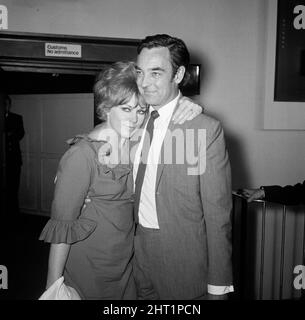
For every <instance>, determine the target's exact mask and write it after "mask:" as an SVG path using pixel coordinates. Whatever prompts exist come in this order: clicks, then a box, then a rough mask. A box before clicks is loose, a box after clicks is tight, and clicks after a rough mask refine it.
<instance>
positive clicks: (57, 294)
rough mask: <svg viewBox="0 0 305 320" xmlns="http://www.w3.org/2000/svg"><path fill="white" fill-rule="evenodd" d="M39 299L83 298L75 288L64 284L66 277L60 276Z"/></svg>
mask: <svg viewBox="0 0 305 320" xmlns="http://www.w3.org/2000/svg"><path fill="white" fill-rule="evenodd" d="M38 300H81V298H80V296H79V294H78V293H77V291H76V290H75V289H74V288H72V287H69V286H67V285H65V284H64V277H60V278H59V279H57V280H56V281H55V282H54V283H53V284H52V285H51V286H50V287H49V288H48V289H47V290H46V291H45V292H44V293H43V294H42V296H41V297H40V298H39V299H38Z"/></svg>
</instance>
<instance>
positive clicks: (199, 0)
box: [1, 0, 305, 188]
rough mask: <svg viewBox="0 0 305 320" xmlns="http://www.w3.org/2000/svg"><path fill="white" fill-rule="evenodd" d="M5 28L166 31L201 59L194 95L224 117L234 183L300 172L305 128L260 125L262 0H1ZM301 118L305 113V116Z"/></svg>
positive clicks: (281, 180)
mask: <svg viewBox="0 0 305 320" xmlns="http://www.w3.org/2000/svg"><path fill="white" fill-rule="evenodd" d="M1 3H2V4H4V5H6V6H7V8H8V27H9V31H22V32H40V33H55V34H71V35H89V36H102V37H121V38H143V37H144V36H145V35H148V34H154V33H169V34H172V35H175V36H178V37H181V38H182V39H184V40H185V42H186V44H187V45H188V47H189V48H190V50H191V52H192V56H193V61H194V62H199V63H202V64H203V67H204V71H205V72H204V75H203V79H202V80H203V81H202V94H201V95H200V97H197V99H198V101H200V102H201V103H202V104H204V105H205V106H206V108H207V110H208V112H209V113H211V114H212V115H214V116H215V117H217V118H218V119H219V120H221V121H222V123H223V126H224V128H225V132H226V135H227V141H228V146H229V151H230V155H231V160H232V168H233V186H234V188H237V187H244V186H257V185H261V184H286V183H287V184H288V183H295V182H296V181H300V180H304V179H305V169H304V159H305V139H304V138H305V133H304V131H279V130H276V131H263V130H260V129H259V128H261V127H262V125H261V123H262V114H263V112H262V108H263V106H262V97H261V90H260V89H261V88H262V83H263V78H262V71H263V66H264V55H263V53H264V35H265V33H266V30H264V25H265V22H264V17H265V10H266V1H264V0H187V1H186V0H154V1H150V0H128V1H120V0H103V1H100V0H82V1H81V0H74V1H73V0H53V1H43V0H10V1H7V0H2V1H1ZM304 121H305V119H304Z"/></svg>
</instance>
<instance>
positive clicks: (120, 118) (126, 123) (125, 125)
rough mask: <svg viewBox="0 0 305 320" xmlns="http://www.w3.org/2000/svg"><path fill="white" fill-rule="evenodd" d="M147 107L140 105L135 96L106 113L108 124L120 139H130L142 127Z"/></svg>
mask: <svg viewBox="0 0 305 320" xmlns="http://www.w3.org/2000/svg"><path fill="white" fill-rule="evenodd" d="M146 110H147V107H146V105H143V104H142V105H140V102H139V100H138V99H137V98H136V96H135V95H133V96H132V98H131V99H130V100H129V101H128V102H127V103H126V104H123V105H119V106H116V107H112V108H111V109H110V111H109V113H108V124H109V125H110V127H111V128H112V129H114V130H115V131H116V132H117V133H118V134H119V135H120V136H121V137H122V138H130V137H131V136H132V135H133V134H134V133H135V131H136V130H137V129H139V128H140V126H141V125H142V123H143V121H144V119H145V115H146Z"/></svg>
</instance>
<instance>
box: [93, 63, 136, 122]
mask: <svg viewBox="0 0 305 320" xmlns="http://www.w3.org/2000/svg"><path fill="white" fill-rule="evenodd" d="M93 93H94V102H95V108H96V113H97V116H98V117H99V119H100V120H103V121H104V120H106V119H107V115H106V113H107V112H108V111H109V110H110V109H111V108H112V107H114V106H118V105H122V104H125V103H127V102H128V101H129V100H130V99H131V98H132V96H133V95H135V96H136V98H137V99H139V96H140V92H139V89H138V86H137V73H136V69H135V64H134V62H115V63H113V64H111V65H108V66H105V68H104V69H103V70H102V71H101V72H100V73H99V74H98V76H97V78H96V81H95V84H94V88H93Z"/></svg>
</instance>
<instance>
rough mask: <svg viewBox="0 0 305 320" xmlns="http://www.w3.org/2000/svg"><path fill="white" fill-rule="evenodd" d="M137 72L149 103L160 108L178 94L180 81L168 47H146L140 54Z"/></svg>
mask: <svg viewBox="0 0 305 320" xmlns="http://www.w3.org/2000/svg"><path fill="white" fill-rule="evenodd" d="M137 72H138V79H137V83H138V87H139V90H140V92H141V94H142V95H143V97H144V99H145V100H146V103H147V104H149V105H152V106H154V107H155V108H156V109H159V108H160V107H162V106H164V105H166V104H167V103H168V102H170V101H171V100H173V99H174V98H175V97H176V96H177V94H178V84H179V82H180V81H178V80H176V78H175V77H173V68H172V65H171V62H170V53H169V50H168V48H166V47H158V48H151V49H147V48H144V49H143V50H142V51H141V52H140V54H139V55H138V59H137Z"/></svg>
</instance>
